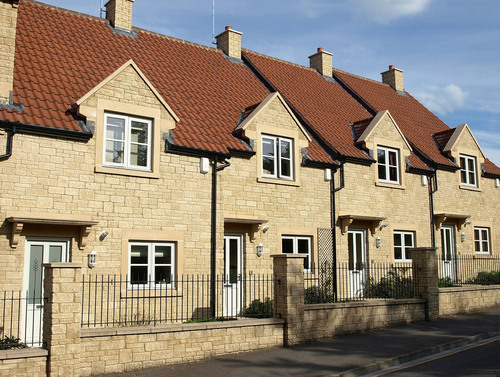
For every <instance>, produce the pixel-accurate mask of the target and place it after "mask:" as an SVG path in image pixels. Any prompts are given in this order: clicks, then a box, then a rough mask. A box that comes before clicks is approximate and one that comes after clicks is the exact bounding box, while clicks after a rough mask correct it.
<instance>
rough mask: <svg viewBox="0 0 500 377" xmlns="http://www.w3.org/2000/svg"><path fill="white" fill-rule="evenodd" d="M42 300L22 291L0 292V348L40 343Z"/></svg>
mask: <svg viewBox="0 0 500 377" xmlns="http://www.w3.org/2000/svg"><path fill="white" fill-rule="evenodd" d="M43 302H44V301H43V299H42V298H41V297H38V295H37V297H35V296H34V295H27V294H26V293H25V292H22V291H4V292H3V293H1V294H0V350H2V349H11V348H26V347H40V346H41V345H42V328H43V326H42V321H43Z"/></svg>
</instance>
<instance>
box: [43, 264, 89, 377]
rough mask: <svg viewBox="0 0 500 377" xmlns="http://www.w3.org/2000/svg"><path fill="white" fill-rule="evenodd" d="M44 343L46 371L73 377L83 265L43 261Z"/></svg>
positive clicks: (76, 370)
mask: <svg viewBox="0 0 500 377" xmlns="http://www.w3.org/2000/svg"><path fill="white" fill-rule="evenodd" d="M44 267H45V280H44V297H45V305H44V311H43V343H44V348H46V349H47V350H49V359H48V365H47V375H48V376H50V377H56V376H57V377H76V376H78V375H79V369H80V329H81V316H80V313H81V305H82V285H81V284H82V269H81V266H80V265H77V264H74V263H50V264H45V265H44Z"/></svg>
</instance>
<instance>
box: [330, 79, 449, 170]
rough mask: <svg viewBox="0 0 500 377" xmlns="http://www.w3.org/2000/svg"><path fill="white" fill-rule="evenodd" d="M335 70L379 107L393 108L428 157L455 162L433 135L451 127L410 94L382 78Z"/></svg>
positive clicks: (413, 142) (410, 137)
mask: <svg viewBox="0 0 500 377" xmlns="http://www.w3.org/2000/svg"><path fill="white" fill-rule="evenodd" d="M334 74H335V75H336V76H337V77H338V78H339V79H340V80H342V81H343V82H344V83H345V84H346V85H347V86H349V87H350V88H351V89H352V90H353V91H354V92H355V93H356V94H357V95H359V96H361V97H362V98H363V99H364V100H365V101H367V102H368V103H369V104H370V106H372V107H373V108H374V109H375V110H376V111H382V110H389V112H390V113H391V115H392V117H393V118H394V120H395V121H396V123H397V125H398V127H399V128H400V130H401V132H403V134H404V135H405V137H406V139H407V140H408V141H409V142H410V144H411V145H412V147H414V148H415V149H417V150H418V152H420V153H421V154H423V155H424V157H427V158H428V159H429V160H431V161H434V162H437V163H439V164H442V165H447V166H455V165H454V164H453V162H451V161H450V160H449V159H448V158H447V157H445V156H443V155H442V154H441V152H440V151H439V149H438V147H437V146H436V143H435V142H434V140H433V138H432V135H433V134H435V133H438V132H442V131H447V130H449V127H448V126H447V125H446V124H445V123H443V121H441V119H439V118H438V117H436V116H435V115H434V114H433V113H432V112H430V111H429V110H428V109H426V108H425V107H424V106H423V105H422V104H420V102H418V101H417V100H416V99H415V98H413V97H412V96H411V95H410V94H408V93H406V95H401V94H399V93H398V92H396V91H395V90H394V89H393V88H392V87H390V86H389V85H387V84H383V83H381V82H377V81H373V80H369V79H365V78H363V77H359V76H355V75H352V74H350V73H347V72H343V71H340V70H337V69H334Z"/></svg>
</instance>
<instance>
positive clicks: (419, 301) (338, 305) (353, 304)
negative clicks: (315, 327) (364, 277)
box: [305, 298, 425, 310]
mask: <svg viewBox="0 0 500 377" xmlns="http://www.w3.org/2000/svg"><path fill="white" fill-rule="evenodd" d="M424 303H425V300H423V299H419V298H409V299H404V300H396V299H394V300H364V301H353V302H335V303H331V304H307V305H305V310H324V309H339V308H361V307H365V308H366V307H373V306H396V305H406V304H424Z"/></svg>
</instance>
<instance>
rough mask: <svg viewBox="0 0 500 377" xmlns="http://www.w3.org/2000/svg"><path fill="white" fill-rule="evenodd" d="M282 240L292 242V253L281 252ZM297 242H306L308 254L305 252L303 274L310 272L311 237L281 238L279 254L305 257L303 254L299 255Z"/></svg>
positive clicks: (287, 236)
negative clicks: (305, 257)
mask: <svg viewBox="0 0 500 377" xmlns="http://www.w3.org/2000/svg"><path fill="white" fill-rule="evenodd" d="M283 240H292V241H293V252H292V253H285V252H284V251H283ZM299 240H302V241H307V246H308V252H307V259H306V261H305V266H304V272H311V264H312V260H311V258H312V237H311V236H289V235H286V236H285V235H284V236H281V253H282V254H297V255H306V254H304V253H299V247H298V244H299Z"/></svg>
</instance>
